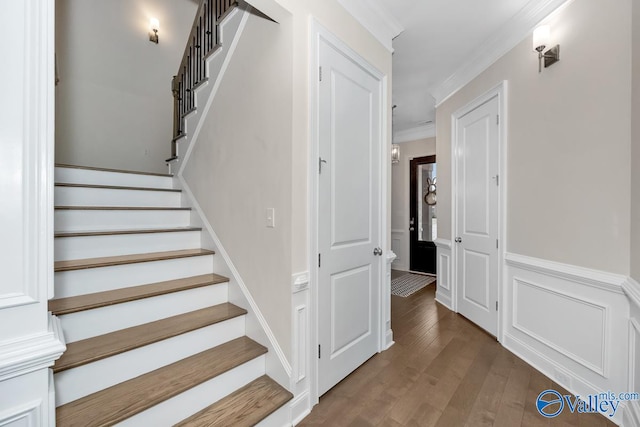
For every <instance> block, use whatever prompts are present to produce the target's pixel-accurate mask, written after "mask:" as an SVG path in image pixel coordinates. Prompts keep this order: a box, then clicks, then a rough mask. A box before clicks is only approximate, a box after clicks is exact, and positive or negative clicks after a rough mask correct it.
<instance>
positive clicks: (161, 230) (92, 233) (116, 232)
mask: <svg viewBox="0 0 640 427" xmlns="http://www.w3.org/2000/svg"><path fill="white" fill-rule="evenodd" d="M182 231H202V227H174V228H140V229H134V230H99V231H59V232H57V233H55V234H54V237H87V236H115V235H120V234H153V233H177V232H182Z"/></svg>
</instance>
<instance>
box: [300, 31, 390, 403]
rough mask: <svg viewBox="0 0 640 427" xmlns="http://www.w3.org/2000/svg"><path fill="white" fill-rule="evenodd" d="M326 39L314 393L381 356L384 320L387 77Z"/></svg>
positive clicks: (320, 49) (322, 46)
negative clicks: (384, 86) (384, 111)
mask: <svg viewBox="0 0 640 427" xmlns="http://www.w3.org/2000/svg"><path fill="white" fill-rule="evenodd" d="M328 38H331V37H326V34H325V37H320V36H319V37H318V38H317V39H316V40H317V42H318V45H317V48H316V49H317V54H318V57H317V60H318V64H319V66H321V67H322V71H321V73H322V80H321V81H319V82H318V86H317V89H318V91H317V99H316V103H317V104H316V108H317V116H316V117H317V142H316V148H317V154H318V157H317V158H316V160H315V162H317V163H316V164H317V165H318V166H319V167H320V166H321V168H322V169H321V173H319V172H320V169H319V168H318V169H316V170H315V173H316V174H317V175H316V176H317V178H316V179H317V181H316V184H317V188H315V190H316V191H317V193H316V194H317V205H316V207H317V212H316V215H317V219H316V221H317V222H316V227H315V229H314V228H312V233H313V234H315V236H312V240H314V241H315V242H316V245H317V251H318V252H317V253H318V254H319V257H321V261H320V259H319V261H320V262H321V264H320V262H319V264H317V265H316V267H317V268H312V286H314V284H313V282H315V292H314V294H315V295H316V296H317V300H316V307H317V308H316V310H317V313H316V319H317V340H316V341H317V344H318V345H319V346H320V347H319V349H318V350H319V351H321V354H319V356H320V357H319V358H318V359H317V360H318V364H317V370H316V381H315V383H316V392H317V396H320V395H321V394H323V393H324V392H326V391H327V390H328V389H330V388H331V387H333V386H334V385H335V384H336V383H337V382H339V381H340V380H341V379H342V378H344V377H345V376H347V375H348V374H349V373H351V372H352V371H353V370H355V369H356V368H357V367H358V366H360V365H361V364H362V363H364V362H365V361H366V360H367V359H369V358H370V357H371V356H373V355H374V354H375V353H376V352H378V351H380V349H381V344H380V339H381V338H380V337H381V322H382V317H383V316H382V310H381V308H382V307H381V303H380V301H381V283H382V282H381V280H382V274H383V271H382V267H383V262H382V257H381V256H378V255H375V254H374V249H376V248H381V247H384V246H383V241H384V240H385V239H384V237H383V236H382V234H383V233H382V228H383V217H384V214H383V210H382V209H381V207H382V201H383V196H382V191H381V190H382V189H381V184H382V179H381V177H382V175H384V170H383V168H382V162H381V159H382V157H383V156H382V135H383V132H382V131H383V129H384V125H383V123H382V117H383V114H382V105H383V101H384V100H383V94H382V79H381V76H379V75H376V74H375V73H372V72H371V70H370V69H369V68H368V67H367V66H363V64H362V62H361V61H362V60H361V58H359V57H357V55H355V56H354V55H353V52H350V51H349V49H348V48H347V49H343V46H339V45H340V43H336V40H331V42H330V41H329V40H328ZM338 46H339V47H338ZM365 65H366V64H365ZM318 70H319V69H318ZM320 159H322V160H323V161H324V162H320ZM312 181H313V180H312ZM312 223H313V221H312ZM379 254H380V255H381V254H382V251H380V252H379ZM314 271H315V274H313V272H314ZM314 277H315V280H313V278H314ZM382 300H384V299H382ZM317 396H316V398H317Z"/></svg>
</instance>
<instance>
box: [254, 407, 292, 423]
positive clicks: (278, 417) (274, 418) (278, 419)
mask: <svg viewBox="0 0 640 427" xmlns="http://www.w3.org/2000/svg"><path fill="white" fill-rule="evenodd" d="M290 404H291V402H288V403H286V404H284V405H282V406H281V407H280V408H278V410H276V411H275V412H274V413H272V414H271V415H269V416H268V417H267V418H265V419H264V420H262V421H260V422H259V423H258V424H256V425H255V426H254V427H284V426H290V425H291V407H290Z"/></svg>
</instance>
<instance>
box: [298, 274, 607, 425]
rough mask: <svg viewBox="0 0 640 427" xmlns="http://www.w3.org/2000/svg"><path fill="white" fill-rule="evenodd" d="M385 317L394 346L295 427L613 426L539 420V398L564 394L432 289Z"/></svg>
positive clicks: (577, 419)
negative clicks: (389, 322)
mask: <svg viewBox="0 0 640 427" xmlns="http://www.w3.org/2000/svg"><path fill="white" fill-rule="evenodd" d="M394 276H395V275H394ZM391 313H392V314H391V315H392V327H393V333H394V340H395V342H396V343H395V345H394V346H393V347H391V348H390V349H389V350H387V351H385V352H383V353H380V354H377V355H375V356H374V357H372V358H371V359H369V361H367V362H366V363H365V364H364V365H362V366H361V367H360V368H359V369H358V370H356V371H355V372H354V373H352V374H351V375H349V376H348V377H347V378H345V379H344V380H343V381H342V382H340V383H339V384H338V385H337V386H336V387H334V388H333V389H331V390H329V391H328V392H327V393H326V394H325V395H324V396H322V397H321V398H320V403H319V404H318V405H317V406H315V407H314V408H313V410H312V412H311V414H309V416H307V417H306V418H305V419H304V420H303V421H302V422H301V423H300V424H299V425H300V426H316V425H326V426H391V427H393V426H438V427H457V426H469V427H476V426H504V427H513V426H526V427H530V426H589V427H590V426H614V424H613V423H611V422H609V421H608V420H606V419H605V418H604V417H603V416H602V415H598V414H587V415H585V414H581V415H578V414H571V413H570V412H569V411H568V410H566V409H565V411H563V413H562V414H560V416H558V417H556V418H553V419H545V418H543V417H542V416H541V415H540V414H538V412H537V410H536V408H535V401H536V398H537V396H538V394H539V393H540V392H542V391H543V390H546V389H548V388H553V389H555V390H557V391H559V392H561V393H563V394H565V393H567V392H566V391H565V390H564V389H562V388H561V387H560V386H559V385H557V384H556V383H554V382H553V381H552V380H550V379H548V378H547V377H545V376H544V375H542V374H541V373H539V372H538V371H536V370H535V369H534V368H532V367H531V366H529V365H528V364H527V363H525V362H524V361H522V360H521V359H519V358H518V357H516V356H515V355H513V354H512V353H510V352H509V351H508V350H506V349H504V348H503V347H502V346H501V345H500V344H499V343H498V342H497V341H496V340H495V338H494V337H492V336H490V335H488V334H487V333H485V332H484V331H483V330H481V329H480V328H478V327H477V326H475V325H474V324H473V323H471V322H469V321H468V320H466V319H465V318H464V317H462V316H460V315H457V314H455V313H452V312H451V311H449V310H448V309H446V308H444V307H443V306H441V305H440V304H437V303H436V302H435V286H433V285H430V286H427V287H426V288H424V289H422V290H421V291H419V292H417V293H415V294H413V295H411V296H410V297H407V298H402V297H396V296H392V297H391Z"/></svg>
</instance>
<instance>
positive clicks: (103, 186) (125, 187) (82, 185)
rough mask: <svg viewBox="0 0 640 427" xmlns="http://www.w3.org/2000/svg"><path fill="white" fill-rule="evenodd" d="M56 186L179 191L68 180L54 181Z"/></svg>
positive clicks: (175, 191) (176, 189)
mask: <svg viewBox="0 0 640 427" xmlns="http://www.w3.org/2000/svg"><path fill="white" fill-rule="evenodd" d="M55 186H56V187H73V188H96V189H102V190H139V191H166V192H169V193H181V192H182V190H180V189H178V188H157V187H130V186H123V185H103V184H75V183H68V182H56V184H55Z"/></svg>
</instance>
